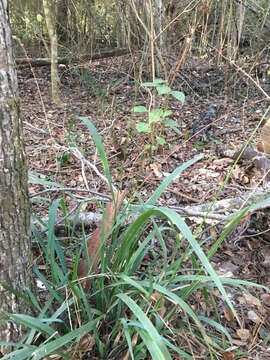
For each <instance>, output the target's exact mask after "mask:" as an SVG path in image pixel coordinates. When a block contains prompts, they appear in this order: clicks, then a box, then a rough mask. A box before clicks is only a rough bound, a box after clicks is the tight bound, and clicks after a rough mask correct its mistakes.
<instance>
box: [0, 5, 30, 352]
mask: <svg viewBox="0 0 270 360" xmlns="http://www.w3.org/2000/svg"><path fill="white" fill-rule="evenodd" d="M19 110H20V105H19V97H18V86H17V76H16V72H15V66H14V60H13V57H12V46H11V32H10V25H9V13H8V1H7V0H0V169H1V170H0V340H1V341H14V342H16V341H18V340H19V338H20V337H21V335H22V332H23V329H22V327H21V326H20V325H16V324H14V323H11V322H9V323H6V322H5V321H3V319H5V314H4V313H3V311H6V312H11V313H29V312H30V308H29V304H27V303H26V302H24V301H22V299H21V298H19V297H17V296H15V295H14V294H12V293H11V292H9V291H6V290H5V288H4V287H3V286H2V285H3V284H7V285H9V286H11V287H13V288H14V289H16V290H17V291H20V292H22V293H23V292H24V289H25V287H26V286H27V287H29V288H32V278H31V276H29V274H30V273H31V271H30V266H31V232H30V205H29V200H28V187H27V186H28V184H27V180H28V179H27V177H28V176H27V163H26V155H25V148H24V143H23V139H22V121H21V119H20V112H19ZM1 284H2V285H1ZM2 352H3V350H2Z"/></svg>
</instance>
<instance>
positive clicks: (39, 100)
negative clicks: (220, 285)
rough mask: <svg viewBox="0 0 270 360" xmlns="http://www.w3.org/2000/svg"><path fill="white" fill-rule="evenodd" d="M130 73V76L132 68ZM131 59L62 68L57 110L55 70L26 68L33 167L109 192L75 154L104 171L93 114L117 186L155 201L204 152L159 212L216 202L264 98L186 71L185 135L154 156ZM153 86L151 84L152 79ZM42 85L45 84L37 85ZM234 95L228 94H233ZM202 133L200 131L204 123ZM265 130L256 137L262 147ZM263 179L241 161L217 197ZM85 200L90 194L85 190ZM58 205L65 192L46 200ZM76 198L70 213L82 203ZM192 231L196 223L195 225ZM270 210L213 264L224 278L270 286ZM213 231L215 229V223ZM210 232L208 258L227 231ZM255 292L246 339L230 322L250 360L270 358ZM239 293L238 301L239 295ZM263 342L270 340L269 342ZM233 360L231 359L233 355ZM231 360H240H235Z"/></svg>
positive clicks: (267, 324) (218, 71)
mask: <svg viewBox="0 0 270 360" xmlns="http://www.w3.org/2000/svg"><path fill="white" fill-rule="evenodd" d="M123 69H125V70H123ZM132 71H133V70H132V66H131V64H129V60H128V59H122V64H120V63H119V60H111V59H107V60H106V61H99V62H94V63H91V64H87V66H84V67H83V68H79V67H75V66H74V67H73V68H68V67H61V69H60V80H61V87H60V98H61V104H60V105H59V106H56V105H54V104H53V102H52V100H51V97H50V71H49V68H47V67H41V68H36V69H35V77H33V74H32V72H31V71H30V70H29V69H28V68H22V69H19V71H18V80H19V88H20V96H21V111H22V116H23V121H24V136H25V142H26V147H27V156H28V164H29V170H30V171H31V172H34V173H35V174H38V177H39V178H40V179H43V180H46V181H50V182H55V183H57V184H60V185H61V186H62V187H66V188H80V189H81V188H85V182H86V181H87V182H88V186H89V188H91V189H92V190H94V191H95V192H96V193H99V194H109V191H108V188H107V185H106V184H105V182H104V181H103V180H102V179H101V178H100V177H98V176H97V175H96V173H95V172H94V171H91V170H89V169H85V170H83V169H82V163H81V161H79V160H78V158H75V157H74V156H72V155H71V153H70V152H69V145H71V146H72V143H74V144H75V143H76V146H77V147H78V148H79V149H80V151H81V152H82V153H83V155H84V157H85V158H86V159H87V160H89V161H90V162H91V163H93V164H95V166H96V167H97V168H98V169H99V171H100V172H101V173H102V167H101V163H100V160H99V158H98V156H97V153H96V149H95V146H94V144H93V140H92V138H91V136H90V133H89V131H88V129H87V128H86V126H85V125H84V124H83V122H82V121H81V120H80V119H79V117H87V118H89V119H90V120H91V122H92V123H93V124H94V126H95V127H96V129H97V131H98V133H99V134H100V137H101V139H102V142H103V145H104V147H105V150H106V154H107V157H108V159H109V164H110V171H111V176H112V181H113V183H114V185H115V186H117V187H119V188H121V189H123V188H125V189H127V190H128V193H129V194H130V195H131V194H132V193H133V192H134V191H135V190H136V191H138V192H139V193H140V195H141V196H142V198H143V199H146V198H147V197H148V196H149V195H150V194H151V193H152V192H153V191H154V190H155V189H156V188H157V186H158V185H159V184H160V183H161V181H162V180H163V179H164V178H165V177H166V175H167V174H169V173H171V172H172V171H173V170H174V169H175V168H176V167H177V166H179V165H181V164H182V163H184V162H185V161H188V160H190V159H192V158H194V157H195V156H197V155H202V159H201V160H200V161H198V162H196V163H195V164H194V165H192V166H191V167H189V168H188V169H187V170H185V171H184V172H183V173H181V176H180V177H179V178H178V179H177V181H176V182H174V183H173V184H171V185H170V186H169V187H168V188H167V189H166V191H165V192H164V194H163V195H162V197H161V199H160V200H159V205H162V206H169V207H178V206H181V207H185V206H188V205H190V206H194V205H201V204H205V203H209V202H211V201H212V200H213V198H214V197H215V196H216V194H217V192H218V190H219V188H220V186H221V184H222V183H223V181H224V179H225V177H226V175H227V174H228V172H229V170H230V168H231V166H232V164H233V160H232V159H231V158H229V157H224V156H223V157H222V156H221V155H220V152H219V151H218V149H219V148H220V147H222V148H226V149H230V150H239V149H240V148H241V146H243V145H244V144H245V142H246V141H247V140H248V139H249V137H250V135H251V134H252V132H253V130H254V128H255V127H256V125H257V124H258V122H259V121H260V119H261V117H262V116H263V114H264V112H265V110H266V108H267V103H266V101H263V100H262V99H263V97H262V96H261V94H260V93H259V92H258V91H256V89H254V88H252V86H251V85H250V84H248V83H247V82H245V81H244V80H240V79H239V77H240V76H239V74H238V76H235V75H233V74H232V75H231V77H229V81H231V83H230V82H229V84H228V86H227V87H225V86H224V69H222V68H221V67H218V66H215V65H213V64H211V63H209V62H207V61H205V62H204V63H200V64H196V63H194V64H193V65H190V66H187V67H186V68H184V69H183V70H182V71H181V73H180V74H178V75H177V76H176V80H175V82H174V84H173V85H172V88H173V89H174V90H180V91H183V92H184V93H185V95H186V98H185V102H184V104H183V105H181V104H180V103H179V101H177V100H175V99H173V98H170V99H169V104H168V108H169V109H171V110H172V115H171V116H170V119H172V120H174V121H176V122H177V123H178V126H179V127H178V128H179V130H180V131H179V133H176V132H175V131H173V129H171V128H169V130H166V131H164V136H165V139H166V143H165V145H163V146H162V147H160V148H159V150H158V151H157V152H156V153H155V154H152V155H150V154H149V153H148V152H147V151H146V149H145V144H146V143H147V142H148V140H149V139H148V135H147V134H146V135H145V134H141V133H138V132H137V131H136V128H135V125H136V123H137V122H138V121H141V120H142V115H141V114H135V115H134V116H132V112H131V109H132V107H133V106H134V105H135V104H136V105H146V106H147V105H148V104H149V96H148V92H147V91H145V90H143V89H142V88H141V89H139V91H138V93H137V95H136V97H135V93H136V92H135V82H134V78H133V75H132ZM148 81H149V79H148ZM37 83H38V87H37ZM224 94H225V95H224ZM211 105H213V106H214V112H215V117H214V121H213V124H212V125H211V127H209V131H207V133H206V132H205V131H202V132H201V133H200V134H198V135H196V134H195V135H194V136H193V133H192V131H193V128H194V124H195V125H196V126H197V125H198V124H199V125H200V121H201V120H202V119H203V117H204V115H205V113H207V109H209V106H211ZM197 127H198V126H197ZM258 138H259V133H257V134H255V136H254V138H253V139H252V140H251V145H250V146H251V147H254V148H256V143H257V141H258ZM262 176H263V174H262V173H261V172H260V171H259V170H258V169H256V168H255V167H254V166H253V164H252V162H251V163H250V162H240V163H239V164H237V166H236V167H235V169H234V170H233V172H232V174H231V177H230V178H229V180H228V182H227V183H226V185H225V186H224V188H223V190H222V191H221V193H220V195H219V197H218V200H220V199H227V198H235V197H240V196H242V195H243V194H244V193H246V192H251V191H252V190H253V189H255V188H256V187H257V186H260V187H261V188H263V187H265V188H267V187H268V184H267V182H265V181H264V182H262V183H260V181H261V179H262ZM29 189H30V194H31V195H33V194H35V193H37V192H39V191H42V190H44V187H43V186H42V185H40V184H34V183H31V182H30V184H29ZM79 195H80V196H81V197H82V198H83V197H84V196H87V194H84V193H80V194H79ZM46 196H47V197H49V198H50V199H51V200H53V199H55V198H57V197H59V196H60V195H59V192H57V191H52V192H50V193H48V194H46ZM67 199H68V207H69V208H70V209H71V208H72V207H73V206H74V205H75V201H74V199H72V198H71V197H70V198H67ZM83 210H84V211H85V212H89V211H93V212H95V211H98V209H97V206H96V204H95V203H94V202H89V203H87V204H86V205H85V206H84V208H83ZM32 211H33V212H34V213H35V215H37V216H46V211H47V210H46V206H45V205H43V204H42V203H39V202H34V203H33V208H32ZM186 221H187V222H188V224H189V225H190V226H191V227H192V226H196V222H194V221H193V219H188V218H186ZM269 222H270V217H269V209H268V208H265V209H262V210H259V211H257V212H255V213H253V214H252V215H250V216H249V217H248V218H245V219H244V220H243V221H242V222H241V223H240V224H239V226H238V227H237V228H236V229H235V230H234V231H233V232H232V233H230V234H229V236H228V237H227V239H226V240H225V241H224V242H223V243H222V245H221V247H220V248H219V250H218V252H217V253H216V255H215V256H214V257H213V258H212V259H211V263H212V265H213V267H214V268H215V270H216V271H217V273H218V274H220V275H226V276H228V277H236V278H240V279H242V280H248V281H251V282H255V283H258V284H261V285H265V286H267V287H269V286H270V276H269V271H270V233H269ZM208 225H209V224H208ZM205 228H206V230H205V232H204V233H203V234H202V238H201V239H198V240H203V239H204V238H207V237H208V238H209V239H208V240H207V242H206V243H205V245H204V250H205V251H206V252H207V250H208V249H210V247H211V245H212V244H213V242H214V241H215V239H216V238H217V236H218V235H219V234H220V232H221V230H222V229H221V227H220V226H219V225H213V226H210V228H209V229H207V226H205ZM250 291H251V292H252V295H250V296H248V295H244V294H241V293H239V294H238V295H237V296H236V297H235V296H234V299H236V300H235V303H234V305H235V307H236V309H237V311H238V313H239V316H240V318H241V321H242V326H243V329H245V330H247V331H246V332H244V331H242V332H241V331H240V330H241V329H236V328H235V326H236V323H235V321H234V319H232V318H230V313H229V312H228V311H227V310H226V309H224V315H223V316H224V318H225V319H226V321H227V324H228V329H229V331H230V332H231V335H232V336H233V338H234V341H235V346H237V347H240V348H242V349H243V351H246V352H247V354H248V357H246V356H245V357H244V356H243V357H242V359H270V343H269V338H270V336H269V332H270V295H267V294H266V292H265V290H263V289H257V290H254V289H250ZM231 295H232V296H233V295H234V294H231ZM263 339H264V340H265V339H268V340H266V341H264V342H263ZM224 359H225V357H224ZM227 359H233V357H229V355H228V358H227Z"/></svg>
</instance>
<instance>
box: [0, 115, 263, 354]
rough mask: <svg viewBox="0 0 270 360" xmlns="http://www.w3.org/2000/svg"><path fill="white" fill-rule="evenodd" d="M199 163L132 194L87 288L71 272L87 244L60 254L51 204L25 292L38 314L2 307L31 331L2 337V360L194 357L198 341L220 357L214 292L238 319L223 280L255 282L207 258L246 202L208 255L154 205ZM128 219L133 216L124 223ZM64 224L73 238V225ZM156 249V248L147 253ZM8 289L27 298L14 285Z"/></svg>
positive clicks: (60, 203) (36, 235) (57, 204)
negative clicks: (38, 288) (149, 190)
mask: <svg viewBox="0 0 270 360" xmlns="http://www.w3.org/2000/svg"><path fill="white" fill-rule="evenodd" d="M83 121H84V123H85V124H86V125H87V126H88V128H89V129H90V131H91V133H92V136H93V138H94V141H95V143H96V146H97V148H98V151H99V154H100V157H101V160H102V164H103V168H104V173H105V175H106V177H107V179H108V181H109V184H110V189H111V192H112V195H113V191H112V188H113V186H112V183H111V180H110V173H109V167H108V162H107V158H106V154H105V151H104V148H103V145H102V143H101V140H100V138H99V137H98V134H97V132H96V130H95V128H94V127H93V125H92V124H91V123H90V122H89V120H87V119H83ZM197 160H198V158H197V159H193V160H190V161H188V162H186V163H185V164H183V165H181V166H180V167H179V168H177V169H176V170H175V171H174V172H173V173H172V174H171V175H170V176H168V177H167V178H166V179H165V180H164V181H163V182H162V183H161V185H160V186H159V187H158V188H157V189H156V191H155V192H154V193H153V194H152V195H151V197H150V198H149V199H147V201H144V202H143V201H142V199H141V198H140V197H139V195H138V196H137V197H138V203H139V205H137V206H134V205H133V206H132V205H126V206H125V207H124V209H123V210H122V211H120V213H119V214H118V216H117V218H116V221H115V224H114V226H113V228H112V229H111V231H110V234H109V236H110V241H109V245H106V246H105V243H106V239H105V238H104V236H103V237H102V238H101V242H100V254H101V256H100V271H99V272H98V273H96V274H92V273H89V277H91V279H92V282H91V290H90V291H89V293H85V292H84V290H83V287H82V285H81V283H80V281H78V279H77V269H78V264H79V258H80V254H81V252H82V251H83V250H84V248H85V244H86V237H85V235H84V231H82V241H81V243H80V245H79V246H78V247H77V249H76V250H74V252H73V253H70V254H73V259H72V266H71V268H70V267H68V264H67V260H66V255H65V253H66V251H67V246H66V244H65V243H61V242H60V241H59V240H57V238H56V236H55V225H54V224H55V219H56V218H57V214H58V211H59V209H61V210H62V212H63V214H64V215H65V214H66V207H65V202H64V200H63V199H58V200H55V201H54V202H53V203H52V205H51V206H50V209H49V221H48V224H47V225H46V232H45V237H44V233H43V235H42V234H41V232H40V231H39V230H38V229H37V227H35V226H34V225H33V228H32V230H33V241H34V242H35V243H36V244H37V245H38V246H39V248H40V253H41V255H42V257H43V265H44V266H43V267H44V269H45V270H44V271H41V270H40V269H39V268H38V267H37V265H34V267H33V269H34V272H35V274H36V276H37V277H38V279H39V281H40V282H41V283H42V285H43V287H44V291H43V297H41V296H36V295H35V294H33V293H32V292H31V291H30V290H28V294H29V296H28V297H25V296H24V299H25V301H28V302H30V303H31V304H32V305H33V310H34V311H35V313H38V316H37V317H34V316H29V315H24V314H6V315H7V316H8V319H9V320H8V321H12V322H17V323H21V324H23V325H24V326H25V327H26V328H28V329H29V331H28V333H27V334H26V335H25V336H24V338H23V339H22V340H21V342H20V343H16V344H10V343H8V344H4V343H0V344H1V345H6V346H10V345H11V346H13V348H14V351H13V352H11V353H9V354H7V355H5V356H4V357H3V358H2V359H17V360H23V359H29V358H31V359H33V360H38V359H45V358H46V359H49V358H50V356H52V355H54V358H59V359H60V358H61V359H71V358H76V359H79V358H82V357H83V355H84V354H89V355H90V356H95V357H98V358H100V359H114V358H116V357H119V358H124V359H128V357H129V358H131V359H136V360H137V359H147V358H152V359H155V360H165V359H166V360H168V359H173V358H174V356H176V357H179V356H180V357H181V358H183V359H193V355H192V352H193V348H194V347H195V346H196V347H201V348H202V349H203V350H201V352H204V356H205V358H206V357H207V356H209V357H210V358H216V355H217V354H219V353H222V352H223V351H225V350H226V349H227V348H229V347H230V346H231V345H232V341H231V337H230V334H229V333H228V331H227V329H226V327H225V326H224V325H223V324H222V323H221V321H220V314H219V308H218V305H217V300H216V295H215V294H216V290H218V292H219V293H220V294H221V295H222V297H223V299H224V302H225V303H226V304H227V306H228V307H229V308H230V309H231V311H232V313H233V314H234V316H235V319H236V320H238V317H237V314H236V311H235V309H234V307H233V305H232V303H231V301H230V299H229V297H228V295H227V292H226V290H225V286H226V287H227V288H229V287H234V288H236V289H237V288H239V289H240V290H241V291H243V286H259V285H256V284H253V283H248V282H245V281H240V280H236V279H230V278H222V277H219V276H217V274H216V272H215V271H214V269H213V268H212V266H211V264H210V261H209V260H210V258H211V256H213V255H214V253H215V252H216V250H217V249H218V247H219V245H220V244H221V243H222V241H223V240H224V238H225V237H226V235H227V234H228V232H229V231H230V230H231V228H232V227H233V226H235V225H236V224H237V222H239V221H240V220H241V218H242V217H243V216H244V214H245V212H246V209H244V210H243V211H242V212H240V213H238V214H237V215H236V216H235V217H234V218H233V219H231V220H230V221H229V223H228V224H227V226H226V228H225V230H224V232H223V233H222V234H221V235H220V237H219V238H218V239H217V240H216V242H215V244H214V245H213V246H212V249H211V250H210V253H209V254H205V253H204V252H203V250H202V248H201V246H200V244H199V243H198V242H197V240H196V239H195V236H194V234H193V233H192V231H191V230H190V228H189V227H188V225H187V224H186V222H185V221H184V220H183V218H182V217H181V216H179V215H178V214H177V213H176V212H174V211H172V210H170V209H167V208H163V207H162V208H161V207H157V206H155V204H156V202H157V200H158V199H159V197H160V195H161V194H162V192H163V191H164V190H165V189H166V187H167V186H168V185H169V183H170V182H171V181H172V180H173V179H174V178H175V177H176V176H178V175H179V174H180V173H181V171H183V170H184V169H186V168H187V167H188V166H191V165H192V164H193V163H195V162H196V161H197ZM79 212H80V209H78V211H77V215H79ZM131 216H132V218H134V219H135V220H133V221H132V222H131V223H130V222H129V219H130V217H131ZM43 226H44V224H43ZM66 226H67V233H68V234H69V237H70V239H71V240H72V238H73V236H74V234H75V226H76V222H75V223H74V224H73V225H72V226H71V225H70V224H68V223H67V224H66ZM168 234H169V236H170V238H171V239H170V241H173V242H174V249H173V251H172V253H171V254H169V253H168V250H167V246H166V245H167V237H168ZM156 247H158V249H160V251H159V252H157V251H155V252H154V251H153V250H154V249H155V248H156ZM146 259H147V260H146ZM90 265H91V264H90ZM9 291H13V292H14V293H16V295H17V296H21V297H23V295H22V294H20V293H18V292H17V291H15V290H14V289H11V288H9ZM198 293H201V294H203V299H204V302H205V307H206V308H207V309H208V314H211V313H212V314H214V315H212V316H210V315H209V316H208V317H207V316H203V315H201V314H200V312H199V311H195V308H196V306H194V305H196V296H197V294H198ZM200 301H202V299H200Z"/></svg>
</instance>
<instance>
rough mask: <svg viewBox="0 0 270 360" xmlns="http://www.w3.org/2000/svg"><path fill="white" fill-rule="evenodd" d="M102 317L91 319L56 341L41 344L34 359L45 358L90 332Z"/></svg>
mask: <svg viewBox="0 0 270 360" xmlns="http://www.w3.org/2000/svg"><path fill="white" fill-rule="evenodd" d="M100 318H101V317H98V318H96V319H95V320H92V321H89V322H88V323H87V324H85V325H83V326H81V327H80V328H78V329H76V330H73V331H71V332H69V333H68V334H66V335H64V336H62V337H60V338H58V339H56V340H54V341H51V342H49V343H48V344H45V345H41V346H39V347H38V349H37V350H36V351H35V352H34V353H33V360H39V359H44V358H46V357H48V355H50V354H53V353H55V352H56V351H57V350H58V349H60V348H61V347H63V346H64V345H66V344H68V343H70V342H71V341H72V340H73V339H75V338H79V337H80V336H82V335H84V334H87V333H89V332H90V331H92V330H93V329H94V328H95V327H96V324H97V322H98V321H99V320H100Z"/></svg>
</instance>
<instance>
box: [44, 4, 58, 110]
mask: <svg viewBox="0 0 270 360" xmlns="http://www.w3.org/2000/svg"><path fill="white" fill-rule="evenodd" d="M43 8H44V14H45V19H46V24H47V29H48V33H49V37H50V43H51V86H52V98H53V101H54V102H55V103H56V104H59V103H60V99H59V77H58V42H57V34H56V24H55V19H56V14H55V12H56V9H57V5H55V6H53V1H52V0H43Z"/></svg>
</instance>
